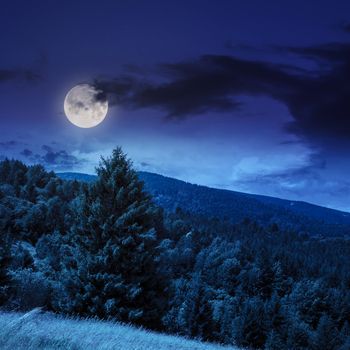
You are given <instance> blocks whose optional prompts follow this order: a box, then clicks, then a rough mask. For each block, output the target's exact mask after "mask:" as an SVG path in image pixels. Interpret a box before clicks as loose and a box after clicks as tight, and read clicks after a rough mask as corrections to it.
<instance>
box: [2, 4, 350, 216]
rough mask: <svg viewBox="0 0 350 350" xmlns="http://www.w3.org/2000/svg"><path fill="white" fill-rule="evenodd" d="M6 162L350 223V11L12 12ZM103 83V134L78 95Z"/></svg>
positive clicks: (119, 7)
mask: <svg viewBox="0 0 350 350" xmlns="http://www.w3.org/2000/svg"><path fill="white" fill-rule="evenodd" d="M0 33H1V34H0V106H1V108H0V119H1V129H0V130H1V133H0V157H1V158H5V157H14V158H18V159H21V160H23V161H25V162H26V163H28V164H33V163H41V164H43V165H44V166H45V167H46V168H48V169H53V170H55V171H78V172H86V173H93V172H94V168H95V166H96V165H97V164H98V160H99V157H100V155H108V154H110V151H111V150H112V149H113V148H114V147H115V146H117V145H120V146H122V147H123V149H124V150H125V151H126V152H127V153H128V155H129V156H130V157H131V158H132V159H133V161H134V164H135V167H136V168H137V169H139V170H144V171H151V172H156V173H159V174H163V175H167V176H171V177H175V178H178V179H182V180H186V181H189V182H192V183H197V184H202V185H207V186H211V187H217V188H225V189H232V190H237V191H243V192H249V193H258V194H265V195H272V196H277V197H281V198H288V199H293V200H304V201H308V202H311V203H316V204H320V205H323V206H327V207H332V208H337V209H341V210H346V211H350V201H349V198H350V178H349V173H350V82H349V80H350V1H348V0H333V1H321V0H317V1H316V0H310V1H305V0H302V1H301V0H300V1H299V0H294V1H287V0H286V1H280V0H276V1H273V0H267V1H261V0H255V1H253V0H246V1H243V0H242V1H238V0H230V1H203V0H201V1H192V0H186V1H179V0H178V1H164V0H159V1H152V0H147V1H133V0H128V1H117V0H114V1H103V0H100V1H62V0H61V1H1V11H0ZM79 83H88V84H92V85H94V86H95V87H96V89H99V90H100V91H102V92H103V93H101V96H100V98H101V99H104V98H105V97H106V98H107V100H108V102H109V106H110V109H109V112H108V115H107V117H106V119H105V121H104V122H103V123H101V124H100V125H99V126H97V127H95V128H91V129H80V128H77V127H75V126H74V125H73V124H71V123H70V122H69V121H68V120H67V118H66V117H65V115H64V111H63V101H64V98H65V95H66V94H67V92H68V91H69V90H70V89H71V88H72V87H73V86H75V85H77V84H79Z"/></svg>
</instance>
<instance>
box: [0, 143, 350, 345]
mask: <svg viewBox="0 0 350 350" xmlns="http://www.w3.org/2000/svg"><path fill="white" fill-rule="evenodd" d="M97 175H98V177H97V180H96V181H94V182H91V183H83V182H78V181H66V180H62V179H60V178H58V177H57V176H56V175H55V174H54V173H53V172H47V171H45V169H44V168H43V167H42V166H40V165H36V166H29V167H28V166H26V165H24V164H23V163H21V162H19V161H17V160H8V159H6V160H4V161H3V162H1V163H0V233H1V234H0V305H2V308H4V309H16V310H18V309H20V310H25V309H30V308H33V307H36V306H44V307H45V308H46V309H48V310H52V311H55V312H59V313H64V314H72V315H80V316H83V317H85V316H97V317H100V318H103V319H114V320H117V321H121V322H128V323H133V324H136V325H141V326H144V327H147V328H150V329H155V330H161V331H166V332H169V333H176V334H180V335H184V336H189V337H195V338H199V339H203V340H207V341H215V342H220V343H226V344H235V345H238V346H242V347H246V348H252V349H341V350H345V349H349V348H350V327H349V324H350V272H349V269H348V266H347V264H348V261H349V256H350V254H349V253H350V241H349V240H348V239H346V238H333V239H316V238H313V237H310V236H308V235H306V234H301V233H299V232H297V231H293V230H288V231H287V230H285V229H283V228H280V227H279V226H278V225H277V224H271V225H269V226H267V227H266V226H262V225H260V223H256V222H255V221H254V220H252V219H249V218H246V219H245V220H244V221H243V222H241V223H240V224H235V225H233V224H231V223H230V222H229V221H225V220H220V219H217V218H215V217H210V216H208V215H205V216H204V215H202V213H201V212H200V211H198V213H196V212H187V211H185V210H183V209H181V208H178V209H177V210H175V211H173V212H170V211H164V210H163V209H162V208H160V207H158V206H156V205H155V204H154V201H153V199H152V197H151V196H150V195H149V194H148V193H147V192H145V190H144V188H143V184H142V182H141V181H139V179H138V176H137V173H136V172H135V170H134V169H133V167H132V163H131V161H130V160H129V159H128V158H127V157H126V155H125V154H124V153H123V152H122V150H121V149H120V148H117V149H116V150H114V151H113V153H112V155H111V157H109V158H107V159H102V160H101V163H100V165H99V167H98V168H97Z"/></svg>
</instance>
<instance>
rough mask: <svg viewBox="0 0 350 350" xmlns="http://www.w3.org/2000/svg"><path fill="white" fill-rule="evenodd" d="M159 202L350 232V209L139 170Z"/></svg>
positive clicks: (235, 217)
mask: <svg viewBox="0 0 350 350" xmlns="http://www.w3.org/2000/svg"><path fill="white" fill-rule="evenodd" d="M57 175H58V176H59V177H61V178H62V179H65V180H78V181H86V182H91V181H94V179H95V178H96V175H88V174H84V173H75V172H66V173H58V174H57ZM138 175H139V177H140V179H141V180H142V181H143V182H144V183H145V189H146V190H147V191H149V192H150V193H151V194H152V195H153V197H154V198H155V201H156V203H157V204H158V205H160V206H162V207H163V208H164V209H165V210H168V211H175V210H176V209H177V208H178V207H180V208H181V209H183V210H186V211H190V212H192V213H195V214H197V215H202V216H206V217H207V216H208V215H210V216H213V217H218V218H220V219H225V220H229V221H231V223H233V224H235V223H238V222H240V221H242V220H244V219H245V218H247V217H248V218H251V219H254V220H255V221H257V222H259V223H263V224H266V225H270V224H273V223H277V224H278V225H280V226H283V227H284V228H287V229H293V230H298V231H302V232H306V233H308V234H311V235H317V234H321V235H325V236H338V235H350V213H347V212H343V211H340V210H336V209H331V208H326V207H322V206H319V205H316V204H311V203H307V202H304V201H295V200H288V199H281V198H276V197H270V196H264V195H257V194H249V193H244V192H237V191H232V190H226V189H217V188H211V187H207V186H202V185H196V184H191V183H188V182H185V181H182V180H177V179H174V178H171V177H167V176H163V175H159V174H155V173H150V172H142V171H141V172H138Z"/></svg>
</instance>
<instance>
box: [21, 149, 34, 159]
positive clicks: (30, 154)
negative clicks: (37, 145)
mask: <svg viewBox="0 0 350 350" xmlns="http://www.w3.org/2000/svg"><path fill="white" fill-rule="evenodd" d="M21 155H22V156H24V157H26V158H28V157H31V156H33V152H32V151H31V150H30V149H28V148H26V149H24V150H23V151H22V152H21Z"/></svg>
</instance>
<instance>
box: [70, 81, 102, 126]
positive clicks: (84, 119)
mask: <svg viewBox="0 0 350 350" xmlns="http://www.w3.org/2000/svg"><path fill="white" fill-rule="evenodd" d="M100 93H101V91H99V90H97V89H96V88H95V87H94V86H91V85H88V84H80V85H77V86H75V87H73V89H71V90H70V91H69V92H68V94H67V96H66V98H65V99H64V112H65V114H66V116H67V118H68V120H69V121H70V122H71V123H72V124H74V125H76V126H78V127H79V128H93V127H94V126H96V125H98V124H100V123H101V122H102V121H103V120H104V119H105V118H106V115H107V112H108V102H107V100H106V99H104V100H101V99H99V98H98V95H99V94H100Z"/></svg>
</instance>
